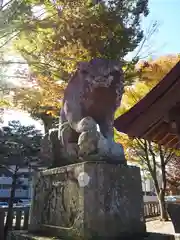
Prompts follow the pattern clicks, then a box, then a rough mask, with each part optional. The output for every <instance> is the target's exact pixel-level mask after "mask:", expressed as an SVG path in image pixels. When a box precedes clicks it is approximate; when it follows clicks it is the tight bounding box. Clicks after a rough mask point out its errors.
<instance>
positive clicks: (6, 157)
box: [0, 121, 42, 236]
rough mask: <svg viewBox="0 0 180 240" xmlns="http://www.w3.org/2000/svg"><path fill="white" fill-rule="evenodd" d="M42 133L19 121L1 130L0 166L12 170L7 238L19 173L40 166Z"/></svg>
mask: <svg viewBox="0 0 180 240" xmlns="http://www.w3.org/2000/svg"><path fill="white" fill-rule="evenodd" d="M41 137H42V136H41V133H40V131H39V130H37V129H36V128H35V127H34V126H23V125H21V123H20V122H19V121H11V122H9V124H8V126H5V127H3V128H2V130H1V136H0V159H1V160H0V166H3V167H6V168H10V169H11V168H12V165H14V166H15V168H14V169H11V170H12V171H13V176H12V186H11V194H10V199H9V208H8V216H7V219H6V225H5V236H6V234H7V232H8V230H9V229H10V228H11V227H12V220H13V218H12V208H13V202H14V197H15V190H16V185H17V182H18V171H19V169H20V168H21V167H25V166H26V167H30V166H31V165H32V163H36V165H38V161H39V157H38V155H39V152H40V142H41Z"/></svg>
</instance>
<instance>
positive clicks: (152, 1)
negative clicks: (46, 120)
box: [4, 0, 180, 130]
mask: <svg viewBox="0 0 180 240" xmlns="http://www.w3.org/2000/svg"><path fill="white" fill-rule="evenodd" d="M149 9H150V14H149V15H148V17H147V18H145V19H144V20H143V21H142V27H143V29H144V31H145V32H146V31H147V30H148V29H149V27H150V26H151V25H152V23H153V22H155V21H157V23H158V31H157V32H156V33H155V34H154V35H153V36H152V38H151V39H149V40H148V41H147V42H146V46H144V50H143V51H142V58H143V57H146V56H147V55H150V56H151V57H158V56H161V55H166V54H175V53H180V44H179V39H180V27H179V25H180V0H149ZM135 54H136V51H134V52H133V53H130V54H129V55H128V57H129V58H131V57H132V56H134V55H135ZM13 119H14V120H20V121H21V122H22V124H25V125H29V124H35V125H36V127H37V128H38V129H41V130H42V129H43V127H42V125H41V124H40V122H37V121H34V120H32V119H31V118H30V117H29V116H28V115H27V114H23V113H21V112H13V111H10V112H8V114H5V115H4V124H7V123H8V121H9V120H13Z"/></svg>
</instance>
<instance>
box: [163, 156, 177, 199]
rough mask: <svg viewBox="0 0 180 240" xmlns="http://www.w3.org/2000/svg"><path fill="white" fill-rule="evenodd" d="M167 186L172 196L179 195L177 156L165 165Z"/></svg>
mask: <svg viewBox="0 0 180 240" xmlns="http://www.w3.org/2000/svg"><path fill="white" fill-rule="evenodd" d="M166 172H167V184H168V188H169V191H171V192H172V194H175V195H178V194H179V190H180V189H179V187H180V162H179V156H176V157H174V158H173V159H172V160H171V161H170V162H169V163H168V165H167V170H166Z"/></svg>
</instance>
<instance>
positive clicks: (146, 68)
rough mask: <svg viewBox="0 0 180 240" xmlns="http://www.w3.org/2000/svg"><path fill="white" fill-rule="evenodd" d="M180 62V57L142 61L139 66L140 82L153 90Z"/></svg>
mask: <svg viewBox="0 0 180 240" xmlns="http://www.w3.org/2000/svg"><path fill="white" fill-rule="evenodd" d="M179 60H180V56H179V55H178V54H177V55H166V56H162V57H159V58H157V59H155V60H149V61H142V62H140V63H139V64H138V65H137V71H139V73H140V76H139V80H140V81H143V82H145V83H146V84H147V85H148V86H149V87H150V88H153V87H154V86H155V85H156V84H157V83H158V82H160V81H161V80H162V79H163V77H164V76H165V75H166V74H167V73H168V72H169V71H170V70H171V69H172V68H173V67H174V66H175V64H176V63H177V62H178V61H179Z"/></svg>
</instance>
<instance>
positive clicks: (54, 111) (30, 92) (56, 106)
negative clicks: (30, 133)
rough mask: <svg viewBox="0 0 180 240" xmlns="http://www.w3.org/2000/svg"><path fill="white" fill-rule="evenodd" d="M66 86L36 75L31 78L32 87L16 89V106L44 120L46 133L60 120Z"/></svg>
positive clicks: (35, 117)
mask: <svg viewBox="0 0 180 240" xmlns="http://www.w3.org/2000/svg"><path fill="white" fill-rule="evenodd" d="M65 86H66V84H63V83H61V84H58V83H56V82H54V81H53V80H52V79H50V78H47V77H42V76H36V77H34V78H33V79H31V87H26V88H25V87H23V88H17V89H15V91H14V93H15V94H14V98H13V100H14V101H13V103H14V106H15V107H17V108H20V109H22V110H24V111H27V112H28V113H29V114H30V115H31V117H33V118H34V119H40V120H42V122H43V125H44V130H45V134H46V133H47V132H48V130H49V129H50V128H52V126H53V124H54V123H56V122H57V121H58V116H59V112H60V107H61V100H62V96H63V92H64V89H65Z"/></svg>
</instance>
